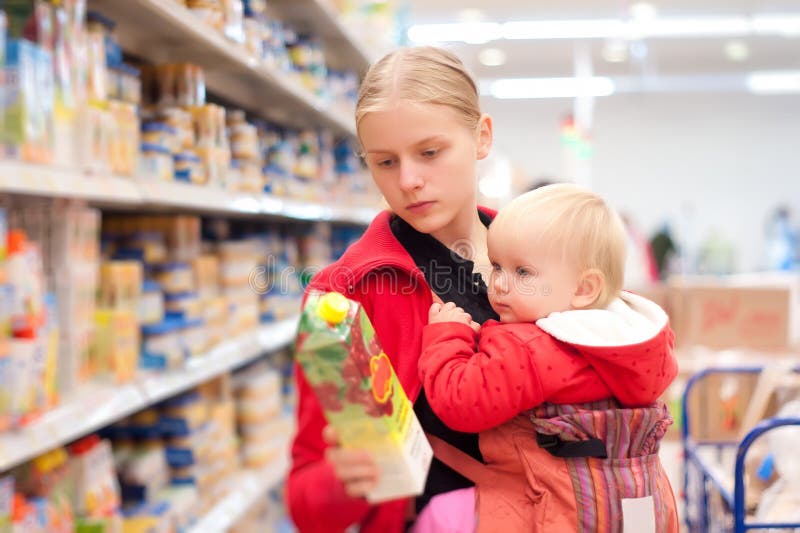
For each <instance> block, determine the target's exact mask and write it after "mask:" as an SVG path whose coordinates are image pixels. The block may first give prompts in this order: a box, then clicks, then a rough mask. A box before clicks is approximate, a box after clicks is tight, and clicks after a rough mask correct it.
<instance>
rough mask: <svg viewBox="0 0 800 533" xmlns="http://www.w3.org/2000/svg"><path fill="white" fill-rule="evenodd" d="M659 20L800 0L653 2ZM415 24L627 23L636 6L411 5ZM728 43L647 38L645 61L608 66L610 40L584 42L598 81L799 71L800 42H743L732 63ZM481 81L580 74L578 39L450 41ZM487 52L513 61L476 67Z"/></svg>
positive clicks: (475, 0)
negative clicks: (476, 18)
mask: <svg viewBox="0 0 800 533" xmlns="http://www.w3.org/2000/svg"><path fill="white" fill-rule="evenodd" d="M649 3H650V4H652V5H653V6H654V7H656V9H657V13H658V16H659V17H665V18H670V17H703V16H723V15H724V16H753V15H764V14H783V13H791V14H794V15H800V0H793V1H792V0H766V1H756V0H669V1H663V0H661V1H659V0H653V1H652V2H649ZM408 4H409V8H410V17H409V22H410V24H426V23H453V22H459V17H460V16H461V13H462V12H463V10H464V9H477V10H480V12H481V14H482V20H483V21H485V22H500V23H503V22H509V21H513V20H562V19H595V18H622V19H626V18H629V16H630V7H631V5H632V4H633V2H629V1H622V0H618V1H613V0H570V1H556V0H534V1H523V0H491V1H486V0H472V2H471V3H466V2H464V0H409V1H408ZM730 40H731V38H730V37H726V38H698V37H694V38H660V39H655V38H653V39H647V40H645V41H644V42H643V43H642V44H644V47H645V50H646V53H645V54H644V57H643V59H641V60H632V59H630V58H629V59H628V60H627V61H625V62H623V63H609V62H607V61H606V60H604V59H603V57H602V50H603V47H604V45H605V42H604V41H603V40H601V39H588V40H583V41H581V42H582V43H583V44H584V45H586V46H588V47H589V50H590V53H591V57H592V67H593V71H594V74H595V75H600V76H631V75H638V74H642V73H645V72H647V73H649V74H658V75H662V76H698V75H728V74H737V73H742V74H743V73H746V72H751V71H756V70H800V36H797V37H766V36H747V37H742V38H738V37H737V40H740V41H743V42H744V43H745V44H746V45H747V47H748V48H749V51H750V54H749V57H748V58H747V59H746V60H745V61H742V62H734V61H731V60H730V59H728V57H727V56H726V54H725V51H724V50H725V45H726V43H728V42H729V41H730ZM447 46H448V47H450V48H452V49H454V50H455V51H456V52H457V53H458V54H459V55H460V56H461V57H462V59H463V60H464V61H465V62H466V63H467V64H468V65H469V67H470V68H471V69H472V70H473V72H474V73H475V75H476V76H477V77H478V78H500V77H554V76H571V75H573V74H574V67H573V58H574V50H575V46H576V43H575V41H572V40H566V39H562V40H527V41H509V40H498V41H492V42H490V43H487V44H483V45H470V44H463V43H451V44H448V45H447ZM486 47H494V48H500V49H501V50H503V51H505V52H506V54H507V58H508V59H507V63H506V64H505V65H503V66H499V67H486V66H483V65H481V64H480V62H479V61H478V54H479V52H480V51H481V50H482V49H484V48H486Z"/></svg>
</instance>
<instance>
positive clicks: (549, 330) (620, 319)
mask: <svg viewBox="0 0 800 533" xmlns="http://www.w3.org/2000/svg"><path fill="white" fill-rule="evenodd" d="M613 308H614V309H615V310H622V312H623V313H624V315H618V314H616V313H615V312H613V311H611V310H589V311H571V312H565V313H554V314H553V315H551V316H550V317H548V318H546V319H543V320H539V321H538V322H537V323H536V324H531V323H516V324H503V323H500V322H497V321H495V320H490V321H488V322H486V323H485V324H484V325H483V327H482V328H481V331H480V334H479V335H478V334H476V333H475V332H474V331H472V329H471V328H470V327H469V326H467V325H466V324H460V323H455V322H442V323H437V324H430V325H428V326H426V327H425V328H424V332H423V341H422V344H423V352H422V356H421V357H420V360H419V372H420V376H421V378H422V379H423V380H424V383H423V384H424V387H425V390H426V392H427V395H428V401H429V402H430V404H431V407H432V408H433V411H434V412H435V413H436V414H437V415H438V416H439V418H441V420H442V422H444V423H445V424H447V425H448V426H450V427H451V428H453V429H455V430H457V431H464V432H471V433H476V432H481V431H485V430H488V429H491V428H494V427H496V426H499V425H501V424H503V423H505V422H508V421H509V420H511V419H512V418H514V417H515V416H517V415H518V414H519V413H522V412H525V411H528V410H530V409H533V408H534V407H538V406H539V405H541V404H543V403H545V402H548V403H554V404H575V403H588V402H595V401H599V400H605V399H610V398H612V397H613V398H616V399H617V400H618V401H619V402H620V404H622V405H623V406H625V407H640V406H647V405H650V404H652V403H653V402H655V401H656V400H657V399H658V398H659V397H660V396H661V395H662V394H663V393H664V391H665V390H666V389H667V387H668V386H669V384H670V383H672V380H673V379H674V378H675V376H676V375H677V373H678V364H677V361H676V359H675V356H674V354H673V346H674V339H675V335H674V334H673V332H672V330H671V329H670V327H669V322H668V319H667V315H666V314H665V313H664V312H663V311H662V310H661V309H660V308H659V307H658V306H657V305H656V304H654V303H652V302H650V301H648V300H645V299H644V298H641V297H640V296H636V295H634V294H631V293H623V294H622V295H621V297H620V298H619V299H618V300H617V301H616V302H615V303H614V305H613ZM640 311H641V312H640ZM625 315H627V316H626V317H625ZM626 318H627V320H626ZM454 384H455V386H454Z"/></svg>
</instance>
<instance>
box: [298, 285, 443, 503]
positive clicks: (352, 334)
mask: <svg viewBox="0 0 800 533" xmlns="http://www.w3.org/2000/svg"><path fill="white" fill-rule="evenodd" d="M295 348H296V357H297V361H298V363H299V364H300V365H301V366H302V368H303V372H304V374H305V377H306V379H307V380H308V382H309V383H310V385H311V387H312V388H313V389H314V393H315V394H316V396H317V398H318V399H319V402H320V404H321V405H322V408H323V410H324V412H325V418H326V419H327V421H328V423H329V424H331V425H332V426H333V427H334V428H335V429H336V431H337V432H338V433H339V436H340V439H341V443H342V447H344V448H352V449H364V450H368V451H370V452H371V453H372V454H373V456H374V458H375V461H376V462H377V464H378V467H379V469H380V471H381V475H380V479H379V481H378V485H377V486H376V487H375V488H374V489H373V490H372V491H371V492H370V493H369V494H367V500H368V501H370V502H373V503H375V502H379V501H385V500H391V499H396V498H401V497H406V496H413V495H417V494H420V493H422V491H423V489H424V488H425V479H426V478H427V475H428V468H429V467H430V462H431V458H432V456H433V452H432V451H431V447H430V445H429V444H428V441H427V439H426V438H425V433H424V432H423V431H422V427H421V426H420V424H419V421H418V420H417V417H416V415H415V414H414V408H413V405H412V404H411V402H410V401H409V399H408V397H407V396H406V394H405V392H404V391H403V388H402V386H401V385H400V382H399V380H398V379H397V375H396V374H395V372H394V369H393V368H392V365H391V363H390V362H389V358H388V356H387V355H386V354H385V353H383V351H382V350H381V347H380V344H379V343H378V339H377V337H376V336H375V331H374V329H373V328H372V324H371V323H370V321H369V318H368V317H367V315H366V313H365V312H364V310H363V308H362V307H361V306H360V305H359V304H358V303H357V302H354V301H352V300H348V299H347V298H345V297H344V296H343V295H341V294H339V293H335V292H331V293H321V292H312V293H310V294H309V295H308V299H307V300H306V304H305V307H304V309H303V315H302V317H301V319H300V326H299V330H298V334H297V341H296V347H295Z"/></svg>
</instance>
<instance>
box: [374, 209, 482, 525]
mask: <svg viewBox="0 0 800 533" xmlns="http://www.w3.org/2000/svg"><path fill="white" fill-rule="evenodd" d="M478 214H479V216H480V219H481V222H483V224H484V225H485V226H487V227H488V226H489V224H490V223H491V221H492V219H491V218H490V217H489V216H488V215H485V214H484V213H481V212H480V211H479V212H478ZM390 226H391V229H392V233H393V234H394V236H395V237H396V238H397V240H398V241H399V242H400V244H401V245H403V248H405V249H406V251H407V252H408V253H409V255H410V256H411V257H412V259H414V263H416V265H417V267H419V269H420V270H421V271H422V273H423V274H424V276H425V281H427V282H428V285H430V287H431V289H432V290H433V292H434V293H436V295H437V296H439V297H440V298H441V299H442V301H444V302H453V303H455V304H456V305H458V306H459V307H461V308H462V309H464V310H465V311H466V312H467V313H469V314H470V315H472V319H473V320H474V321H475V322H477V323H479V324H483V323H484V322H486V321H487V320H489V319H495V320H496V319H497V318H498V316H497V314H496V313H495V312H494V310H493V309H492V307H491V306H490V305H489V298H488V295H487V292H486V291H487V287H486V283H484V281H483V279H482V277H481V275H480V274H479V273H477V272H473V269H474V266H475V265H474V263H473V262H472V261H470V260H469V259H465V258H464V257H461V256H460V255H458V254H457V253H456V252H453V251H451V250H450V249H449V248H447V247H446V246H445V245H443V244H442V243H440V242H439V241H437V240H436V239H434V238H433V237H431V236H430V235H428V234H425V233H420V232H418V231H417V230H415V229H414V228H412V227H411V226H410V225H409V224H408V223H407V222H406V221H404V220H403V219H401V218H400V217H397V216H394V217H392V220H391V222H390ZM414 412H415V413H416V414H417V418H419V421H420V424H421V425H422V428H423V429H424V430H425V431H426V432H427V433H431V434H432V435H436V436H437V437H439V438H440V439H442V440H444V441H445V442H448V443H449V444H451V445H453V446H455V447H456V448H458V449H460V450H461V451H463V452H465V453H468V454H469V455H471V456H472V457H474V458H476V459H478V460H479V461H482V460H483V458H482V457H481V452H480V450H479V449H478V435H477V434H474V433H461V432H459V431H454V430H452V429H450V428H449V427H447V426H446V425H444V423H443V422H442V421H441V420H440V419H439V417H438V416H436V414H435V413H434V412H433V410H432V409H431V406H430V404H429V403H428V398H427V397H426V396H425V389H424V388H423V389H422V390H421V391H420V394H419V397H418V398H417V401H416V403H415V404H414ZM469 486H472V483H471V482H470V481H469V480H468V479H466V478H464V477H463V476H461V474H458V473H457V472H455V471H453V470H452V469H450V468H449V467H448V466H446V465H444V464H443V463H442V462H440V461H439V460H438V459H436V458H434V459H433V463H432V464H431V469H430V473H429V474H428V481H427V483H426V485H425V492H424V493H423V494H422V495H421V496H419V497H418V498H417V501H416V508H417V512H419V511H420V510H421V509H422V508H423V507H425V505H427V504H428V502H429V501H430V499H431V498H433V497H434V496H436V495H437V494H441V493H443V492H449V491H451V490H456V489H462V488H465V487H469Z"/></svg>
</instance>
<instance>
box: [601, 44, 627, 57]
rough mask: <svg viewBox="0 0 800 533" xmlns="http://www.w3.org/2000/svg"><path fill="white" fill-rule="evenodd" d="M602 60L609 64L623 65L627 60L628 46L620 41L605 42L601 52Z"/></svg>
mask: <svg viewBox="0 0 800 533" xmlns="http://www.w3.org/2000/svg"><path fill="white" fill-rule="evenodd" d="M602 55H603V59H605V60H606V61H608V62H609V63H623V62H624V61H625V60H626V59H628V44H627V43H626V42H625V41H623V40H621V39H614V40H613V41H606V43H605V44H604V45H603V51H602Z"/></svg>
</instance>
